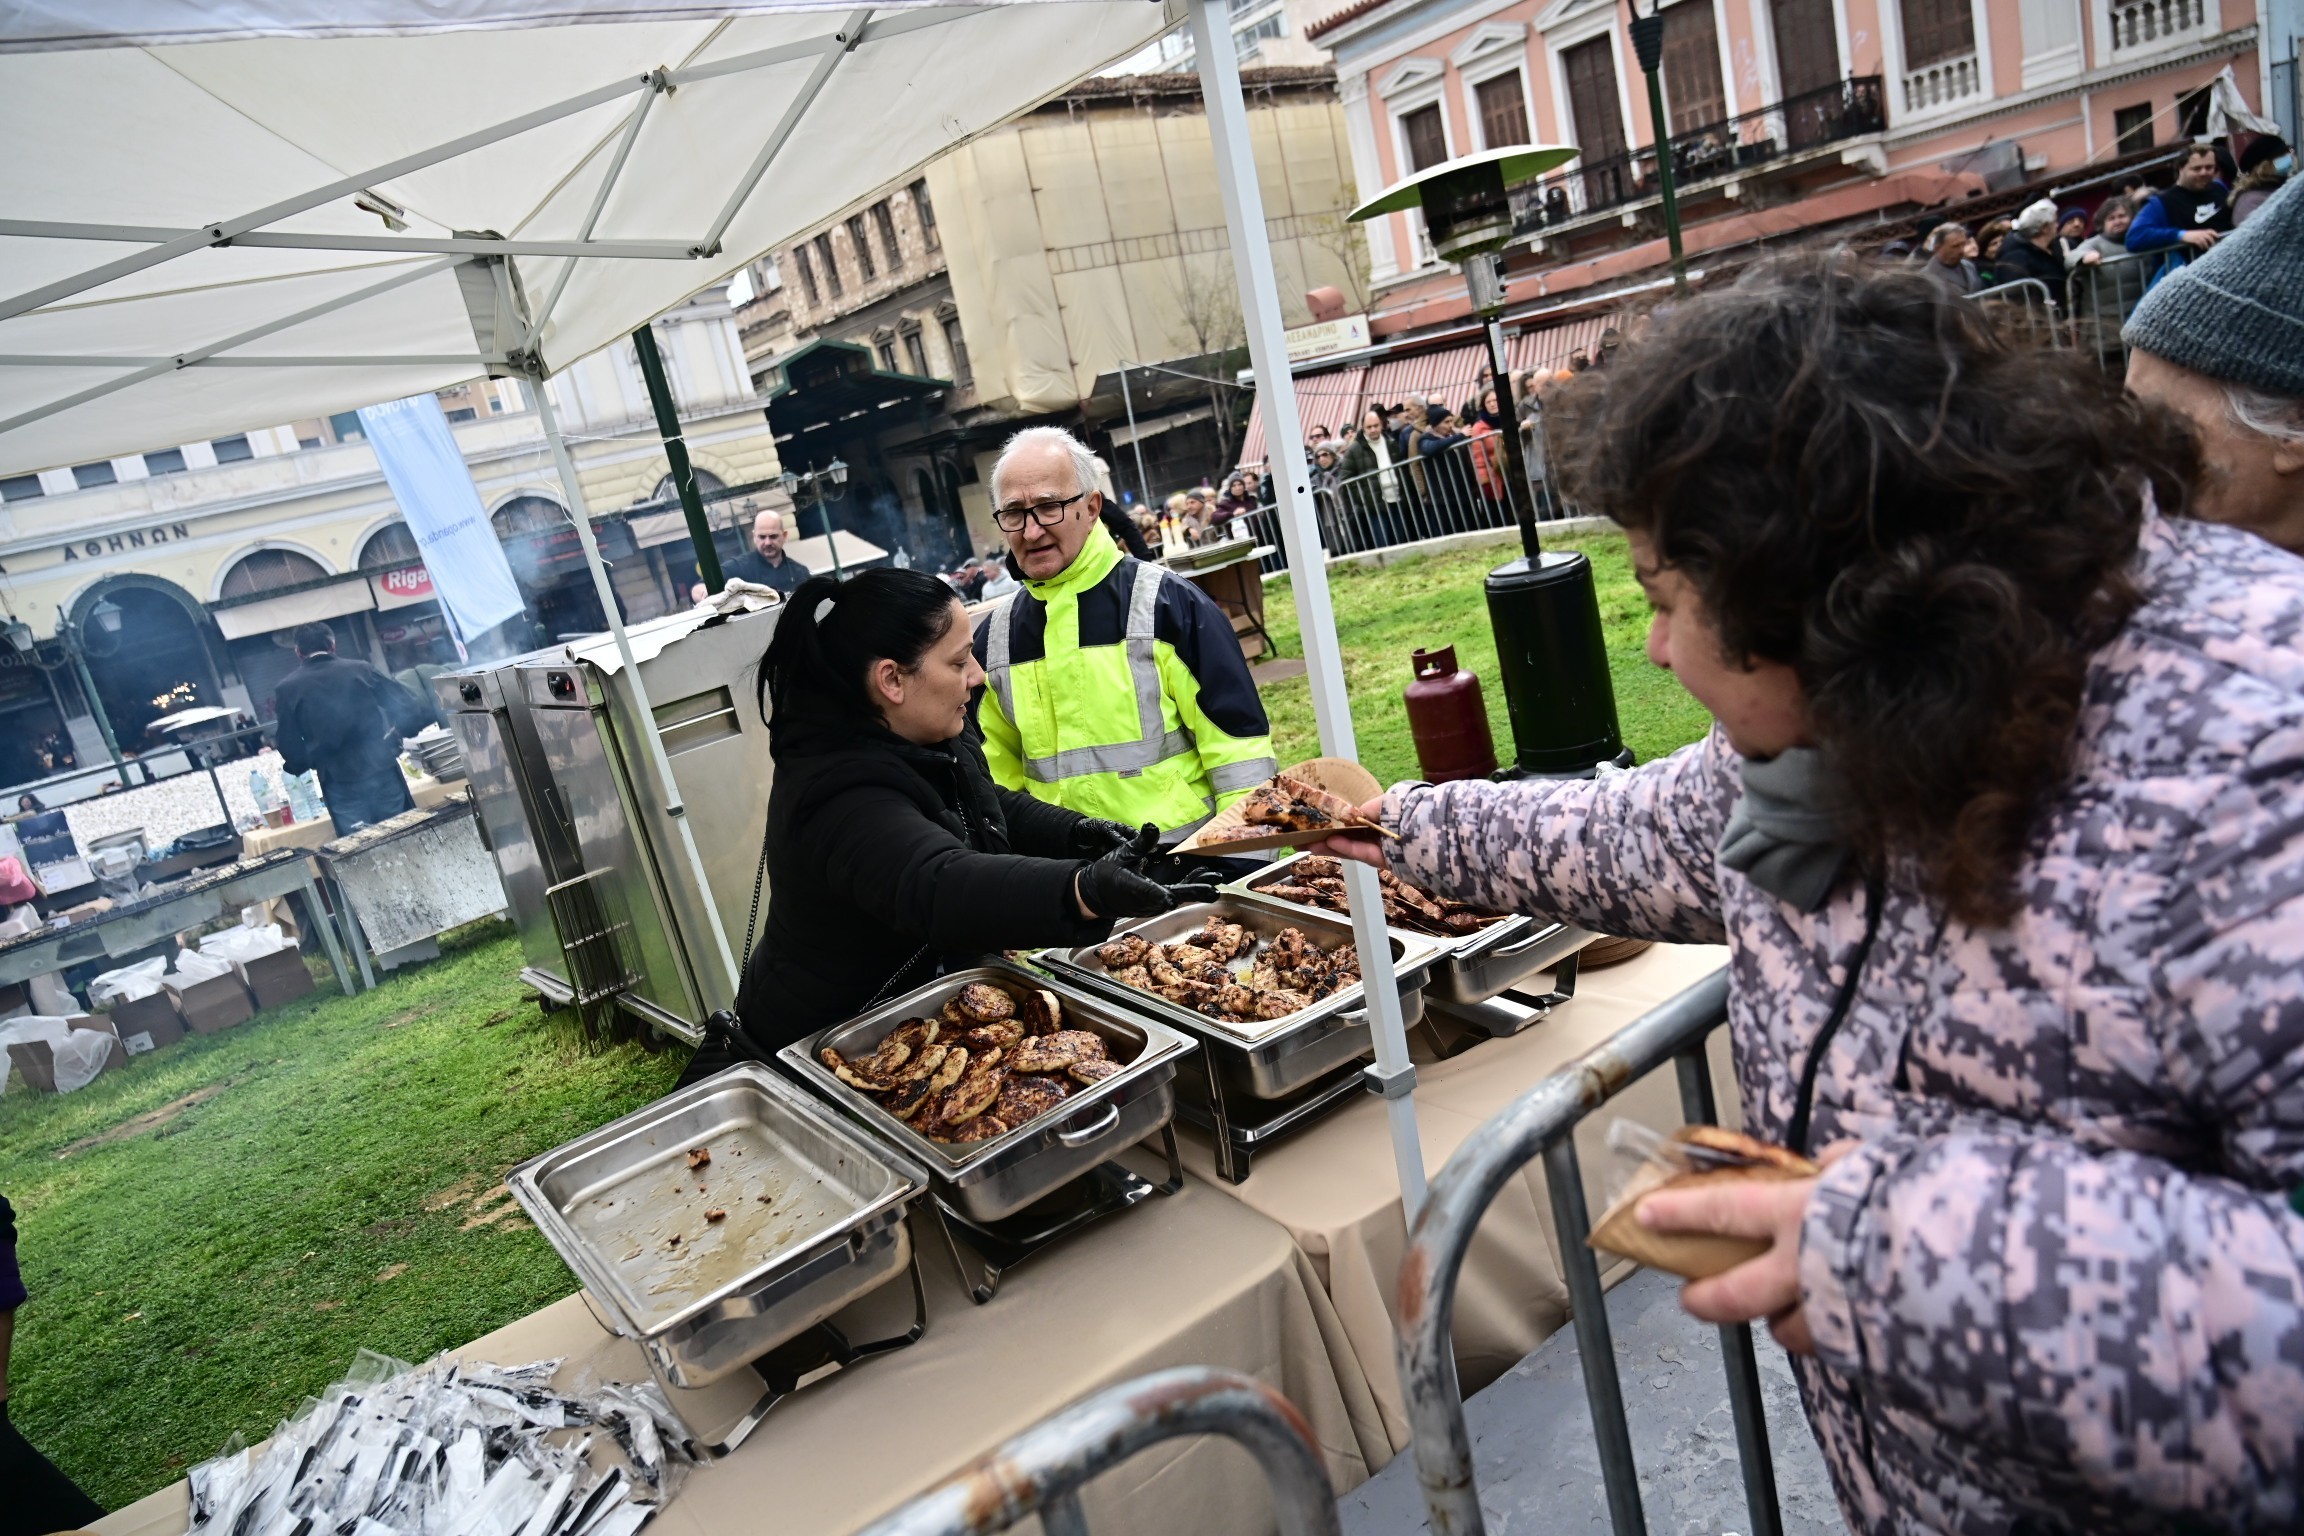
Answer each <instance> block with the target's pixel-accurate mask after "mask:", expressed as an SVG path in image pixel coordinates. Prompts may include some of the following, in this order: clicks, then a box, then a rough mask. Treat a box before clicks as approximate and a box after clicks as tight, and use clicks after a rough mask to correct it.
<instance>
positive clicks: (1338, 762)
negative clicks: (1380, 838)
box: [1173, 757, 1384, 854]
mask: <svg viewBox="0 0 2304 1536" xmlns="http://www.w3.org/2000/svg"><path fill="white" fill-rule="evenodd" d="M1280 771H1281V772H1282V773H1285V774H1286V775H1288V777H1290V778H1292V779H1302V780H1303V781H1304V782H1305V783H1307V784H1310V785H1312V786H1314V787H1315V788H1318V789H1324V790H1327V791H1328V792H1329V793H1330V794H1332V795H1342V796H1343V797H1344V798H1345V799H1347V800H1349V801H1351V802H1352V803H1353V804H1354V805H1365V804H1366V803H1368V802H1369V801H1371V800H1373V799H1375V798H1376V797H1377V796H1378V795H1380V794H1382V793H1384V786H1383V785H1382V784H1379V783H1378V782H1377V781H1376V775H1374V774H1373V773H1370V772H1369V771H1368V770H1367V769H1365V768H1363V767H1361V766H1360V765H1359V764H1358V763H1355V762H1351V761H1349V760H1347V759H1345V758H1341V757H1313V758H1307V759H1305V760H1304V761H1303V762H1301V763H1298V764H1296V765H1295V766H1294V767H1292V768H1283V769H1281V770H1280ZM1245 825H1247V817H1246V815H1245V814H1244V813H1243V812H1242V810H1241V808H1240V802H1239V801H1234V802H1233V803H1232V804H1230V805H1228V806H1226V807H1225V808H1224V809H1223V810H1221V811H1218V812H1217V813H1216V814H1215V816H1213V817H1211V818H1210V819H1209V821H1208V823H1207V825H1205V826H1203V827H1201V828H1200V830H1199V831H1197V832H1195V833H1193V834H1192V835H1191V836H1190V837H1188V838H1186V839H1184V841H1183V842H1181V843H1178V844H1177V845H1176V847H1175V849H1174V850H1173V851H1174V852H1177V853H1210V854H1221V853H1255V852H1257V851H1258V850H1260V849H1266V848H1294V847H1297V846H1299V845H1301V844H1303V843H1307V842H1311V841H1314V838H1313V835H1312V834H1310V833H1305V832H1277V831H1275V832H1260V833H1258V834H1257V835H1256V836H1254V837H1244V838H1242V839H1240V840H1239V841H1238V842H1234V841H1231V840H1229V839H1226V838H1225V837H1224V834H1225V833H1226V832H1228V831H1236V830H1238V829H1239V828H1241V827H1244V826H1245Z"/></svg>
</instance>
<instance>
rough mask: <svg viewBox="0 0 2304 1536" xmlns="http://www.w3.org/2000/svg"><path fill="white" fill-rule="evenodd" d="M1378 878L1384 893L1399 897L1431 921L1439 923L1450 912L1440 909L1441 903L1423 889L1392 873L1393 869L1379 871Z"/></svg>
mask: <svg viewBox="0 0 2304 1536" xmlns="http://www.w3.org/2000/svg"><path fill="white" fill-rule="evenodd" d="M1376 880H1377V883H1378V884H1379V885H1381V886H1382V887H1383V888H1384V894H1385V895H1386V896H1389V897H1393V898H1395V899H1397V900H1398V901H1400V902H1401V903H1402V904H1403V905H1406V906H1409V907H1413V908H1414V909H1415V910H1416V911H1418V912H1419V913H1421V914H1423V915H1424V916H1425V917H1426V918H1428V919H1430V920H1431V921H1433V922H1435V923H1437V922H1439V921H1441V920H1442V919H1443V918H1445V917H1447V915H1448V914H1447V913H1445V912H1443V911H1441V910H1440V903H1438V902H1436V901H1434V900H1433V899H1432V898H1431V897H1429V896H1427V895H1425V894H1424V893H1423V892H1422V891H1420V890H1418V889H1416V887H1414V886H1412V885H1410V884H1409V883H1408V882H1407V881H1405V880H1403V879H1401V878H1400V877H1399V876H1398V875H1396V874H1394V873H1392V871H1390V870H1388V869H1387V870H1380V871H1378V873H1377V876H1376Z"/></svg>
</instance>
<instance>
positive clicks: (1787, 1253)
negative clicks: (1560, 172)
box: [1331, 258, 2304, 1536]
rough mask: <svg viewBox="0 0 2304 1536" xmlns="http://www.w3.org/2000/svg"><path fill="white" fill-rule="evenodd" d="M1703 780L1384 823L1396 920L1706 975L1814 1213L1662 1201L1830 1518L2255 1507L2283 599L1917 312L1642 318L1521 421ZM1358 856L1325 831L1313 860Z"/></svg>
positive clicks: (2081, 425) (2291, 864)
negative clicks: (1645, 957)
mask: <svg viewBox="0 0 2304 1536" xmlns="http://www.w3.org/2000/svg"><path fill="white" fill-rule="evenodd" d="M1553 436H1554V441H1555V445H1556V446H1557V447H1559V448H1560V449H1561V450H1562V453H1563V467H1564V470H1565V472H1566V475H1567V484H1568V489H1569V490H1570V492H1571V493H1572V494H1573V495H1574V496H1575V497H1576V498H1577V500H1578V501H1579V502H1580V503H1582V504H1583V505H1584V506H1587V507H1589V508H1591V509H1593V510H1595V511H1598V512H1602V513H1605V514H1607V515H1610V516H1613V517H1615V518H1616V519H1617V520H1618V521H1619V522H1621V523H1623V524H1624V525H1625V527H1626V528H1627V530H1628V531H1629V534H1630V538H1631V543H1632V550H1633V557H1634V562H1635V570H1636V573H1637V574H1638V576H1639V578H1640V581H1641V584H1642V587H1643V589H1644V590H1645V591H1646V593H1647V594H1648V597H1649V600H1650V602H1651V605H1652V606H1653V608H1654V610H1655V617H1654V620H1653V623H1652V627H1651V629H1650V632H1649V641H1648V648H1649V655H1650V657H1651V659H1653V660H1654V661H1655V662H1656V663H1657V664H1658V665H1661V666H1664V667H1666V668H1668V669H1669V670H1671V671H1672V672H1673V674H1674V675H1675V676H1676V677H1677V678H1678V680H1679V681H1680V682H1681V684H1682V685H1683V686H1684V687H1686V688H1687V689H1688V691H1689V692H1690V693H1691V694H1692V695H1694V696H1695V697H1696V699H1697V700H1698V701H1699V702H1701V703H1703V704H1704V705H1705V706H1706V707H1707V708H1708V709H1710V710H1711V712H1712V713H1713V715H1714V717H1715V719H1716V721H1717V725H1716V727H1715V729H1714V730H1713V732H1712V734H1711V735H1710V736H1709V737H1708V738H1707V739H1706V740H1705V741H1703V742H1701V743H1698V744H1696V745H1694V746H1691V747H1688V748H1685V749H1683V750H1682V751H1680V752H1678V753H1675V754H1674V755H1673V756H1671V757H1669V758H1666V759H1664V760H1662V761H1660V762H1655V763H1650V764H1647V765H1645V766H1643V767H1641V768H1638V769H1635V770H1633V771H1631V772H1628V773H1623V774H1615V775H1610V776H1608V777H1606V778H1603V779H1599V780H1585V781H1567V782H1545V781H1524V782H1522V783H1518V784H1510V785H1498V784H1490V783H1486V782H1466V783H1453V784H1445V785H1438V786H1430V785H1403V786H1399V787H1396V788H1395V789H1394V790H1393V791H1392V792H1391V794H1390V795H1389V796H1387V797H1386V798H1385V799H1384V801H1383V802H1382V808H1381V814H1382V819H1383V821H1384V823H1385V824H1386V825H1387V826H1389V827H1391V828H1392V829H1393V830H1394V831H1396V832H1397V834H1398V835H1399V838H1400V841H1399V842H1397V843H1394V844H1390V845H1389V849H1390V852H1391V856H1392V858H1393V860H1394V861H1395V862H1397V863H1398V864H1399V865H1400V866H1401V872H1402V874H1403V875H1404V876H1405V877H1406V878H1408V879H1411V880H1413V881H1414V882H1416V883H1417V884H1418V885H1421V886H1423V887H1424V888H1425V889H1426V890H1428V891H1431V892H1433V893H1434V894H1446V895H1448V896H1452V897H1456V898H1459V899H1463V900H1469V901H1474V902H1478V903H1480V904H1482V905H1488V906H1494V907H1499V908H1502V909H1504V910H1508V911H1517V912H1531V913H1536V914H1541V915H1546V916H1554V917H1560V918H1565V919H1567V920H1569V921H1572V922H1577V923H1581V924H1584V925H1586V926H1588V927H1592V928H1595V929H1597V930H1599V931H1601V932H1606V933H1621V934H1630V935H1635V936H1639V937H1644V938H1653V939H1662V940H1677V941H1694V942H1709V943H1719V942H1722V941H1723V940H1724V941H1725V942H1726V943H1727V944H1728V946H1729V949H1730V960H1729V976H1730V989H1729V1005H1728V1007H1729V1023H1730V1027H1731V1029H1732V1031H1733V1033H1734V1039H1735V1059H1736V1071H1737V1076H1738V1083H1739V1087H1740V1089H1741V1093H1742V1103H1743V1112H1744V1116H1745V1122H1746V1128H1747V1129H1748V1130H1749V1131H1751V1132H1752V1133H1753V1134H1755V1135H1758V1136H1761V1137H1764V1138H1767V1139H1770V1140H1773V1141H1777V1142H1781V1143H1783V1144H1785V1145H1788V1146H1790V1147H1791V1148H1792V1149H1793V1150H1795V1151H1799V1152H1804V1153H1807V1154H1808V1155H1810V1156H1813V1157H1817V1158H1819V1159H1820V1160H1821V1161H1822V1162H1823V1163H1825V1165H1826V1166H1825V1169H1824V1171H1823V1173H1822V1175H1821V1176H1820V1177H1816V1178H1808V1179H1795V1180H1788V1181H1786V1182H1783V1183H1778V1184H1763V1183H1759V1182H1754V1181H1749V1180H1746V1181H1735V1182H1727V1183H1721V1184H1716V1185H1712V1186H1710V1187H1707V1188H1704V1189H1695V1190H1686V1191H1680V1192H1673V1191H1669V1190H1667V1191H1664V1192H1661V1193H1659V1194H1657V1195H1654V1196H1652V1197H1650V1198H1649V1199H1648V1200H1647V1201H1645V1202H1643V1204H1642V1205H1641V1206H1640V1208H1639V1219H1640V1220H1641V1221H1642V1223H1643V1224H1644V1225H1647V1226H1650V1227H1652V1228H1655V1229H1658V1230H1673V1231H1696V1232H1713V1233H1721V1234H1731V1235H1736V1236H1740V1237H1748V1238H1752V1239H1755V1240H1758V1241H1761V1242H1764V1243H1767V1244H1768V1245H1769V1246H1768V1247H1767V1249H1766V1251H1765V1252H1764V1253H1763V1254H1762V1255H1761V1256H1760V1257H1758V1258H1755V1259H1753V1260H1751V1261H1750V1262H1748V1263H1745V1264H1742V1265H1739V1266H1737V1267H1735V1268H1733V1269H1730V1270H1728V1271H1726V1272H1725V1273H1723V1274H1720V1275H1717V1276H1715V1277H1713V1278H1711V1279H1707V1280H1702V1281H1698V1282H1695V1283H1693V1284H1691V1285H1689V1286H1688V1288H1687V1289H1686V1291H1685V1292H1684V1293H1683V1303H1684V1305H1685V1306H1686V1307H1687V1308H1688V1310H1689V1311H1690V1312H1692V1313H1694V1314H1695V1315H1697V1316H1698V1317H1701V1318H1705V1319H1707V1320H1711V1321H1718V1322H1733V1321H1744V1320H1749V1319H1758V1318H1765V1319H1767V1320H1768V1321H1769V1322H1770V1323H1771V1325H1772V1327H1773V1329H1774V1331H1775V1333H1776V1336H1777V1337H1778V1339H1779V1340H1781V1341H1782V1342H1783V1343H1784V1345H1785V1347H1786V1348H1787V1349H1788V1350H1790V1351H1791V1352H1792V1353H1793V1355H1794V1357H1795V1368H1796V1371H1797V1374H1798V1377H1799V1380H1800V1385H1801V1392H1802V1397H1803V1400H1804V1402H1805V1404H1806V1406H1807V1410H1808V1414H1809V1419H1810V1423H1811V1425H1812V1426H1813V1428H1814V1429H1815V1431H1816V1435H1817V1438H1818V1440H1819V1442H1820V1444H1821V1447H1822V1450H1823V1453H1824V1458H1825V1461H1826V1464H1827V1466H1828V1467H1829V1469H1830V1471H1831V1474H1832V1478H1833V1483H1834V1486H1835V1489H1836V1491H1837V1493H1838V1495H1839V1499H1840V1504H1841V1509H1842V1512H1843V1514H1844V1515H1845V1516H1846V1518H1847V1521H1848V1523H1849V1525H1850V1527H1851V1528H1852V1529H1854V1530H1856V1531H1860V1532H1864V1533H1866V1536H1889V1533H1898V1536H1901V1533H1905V1532H1919V1531H1929V1532H1944V1531H1953V1532H1961V1533H1984V1532H2010V1531H2067V1530H2070V1531H2090V1532H2143V1531H2164V1530H2182V1529H2208V1528H2214V1529H2283V1530H2291V1529H2295V1528H2296V1527H2297V1524H2298V1521H2299V1518H2300V1516H2304V1483H2300V1480H2299V1479H2300V1470H2299V1469H2300V1465H2304V1458H2300V1457H2299V1447H2300V1445H2304V1216H2300V1215H2299V1214H2298V1212H2297V1209H2296V1208H2295V1206H2294V1205H2293V1204H2292V1198H2293V1193H2292V1192H2293V1191H2295V1190H2297V1189H2298V1188H2299V1187H2300V1186H2304V1134H2299V1131H2298V1127H2300V1126H2304V1077H2300V1076H2299V1074H2298V1072H2297V1070H2296V1063H2297V1062H2298V1061H2299V1060H2304V991H2300V990H2299V988H2298V987H2297V986H2296V983H2295V978H2296V976H2297V974H2298V972H2299V969H2300V967H2304V675H2300V674H2299V670H2298V668H2297V667H2296V665H2295V658H2296V655H2297V653H2298V650H2299V649H2300V648H2304V562H2299V561H2298V560H2296V559H2295V558H2294V557H2293V556H2290V555H2288V554H2286V553H2284V552H2282V551H2280V550H2277V549H2275V548H2273V547H2272V546H2271V545H2269V544H2266V543H2264V542H2262V541H2261V540H2258V539H2256V538H2254V537H2252V536H2250V535H2247V534H2244V533H2241V532H2239V531H2238V530H2235V529H2231V528H2226V527H2220V526H2217V525H2215V524H2211V523H2207V522H2202V521H2198V520H2196V519H2193V518H2191V517H2189V516H2186V515H2185V514H2186V513H2187V512H2188V511H2189V497H2190V492H2191V486H2192V484H2193V481H2194V479H2195V477H2196V475H2197V474H2198V473H2199V465H2198V463H2197V458H2196V449H2195V445H2194V441H2193V439H2192V437H2191V436H2190V434H2189V433H2188V432H2187V431H2186V430H2185V429H2184V428H2183V427H2182V425H2181V423H2180V422H2179V420H2178V419H2177V418H2176V417H2175V416H2174V415H2173V414H2172V413H2171V412H2169V411H2167V410H2165V409H2163V408H2160V407H2157V406H2153V405H2149V404H2146V403H2143V402H2139V401H2137V400H2134V399H2132V398H2124V397H2121V396H2119V395H2117V394H2115V393H2113V392H2112V390H2111V389H2110V388H2109V387H2108V381H2106V380H2105V379H2104V378H2103V377H2102V376H2101V375H2100V374H2099V373H2098V372H2097V371H2096V370H2095V369H2094V367H2093V365H2092V364H2091V363H2088V362H2084V361H2082V360H2079V359H2076V358H2073V357H2070V356H2069V355H2063V354H2057V353H2052V352H2047V351H2042V350H2039V349H2034V348H2029V347H2024V346H2020V345H2016V344H2014V343H2012V342H2010V341H2008V340H2006V339H2004V338H2002V337H2001V336H1998V335H1996V334H1995V333H1994V331H1993V330H1992V328H1991V326H1990V323H1989V319H1988V317H1984V316H1981V315H1979V314H1978V312H1977V311H1976V310H1975V308H1974V307H1973V306H1970V305H1966V304H1963V303H1962V302H1961V301H1959V300H1958V299H1956V298H1953V297H1952V296H1950V295H1948V294H1945V293H1944V292H1943V291H1942V290H1941V289H1939V288H1937V287H1936V286H1935V285H1933V284H1931V283H1929V282H1928V281H1926V280H1925V279H1924V278H1922V277H1919V276H1917V275H1913V274H1908V273H1901V272H1894V271H1881V270H1878V269H1875V268H1867V267H1862V266H1859V265H1857V264H1856V263H1854V262H1853V261H1848V260H1845V259H1836V258H1809V259H1804V260H1795V261H1790V262H1786V263H1782V264H1779V265H1776V266H1775V267H1773V268H1772V269H1763V270H1761V271H1759V272H1756V273H1751V274H1747V276H1746V277H1745V278H1744V279H1743V280H1742V281H1740V282H1739V283H1738V285H1737V286H1736V287H1734V288H1732V289H1728V290H1725V291H1722V292H1717V293H1713V294H1708V295H1706V296H1704V297H1702V298H1699V299H1697V300H1695V301H1693V302H1691V303H1688V304H1685V305H1682V306H1679V307H1678V308H1677V309H1676V310H1675V311H1674V312H1673V313H1672V314H1671V315H1670V316H1669V317H1667V318H1664V319H1661V320H1659V321H1658V322H1657V323H1656V325H1655V327H1654V328H1653V330H1652V331H1651V332H1650V334H1649V335H1648V336H1647V337H1646V338H1644V339H1643V340H1642V341H1641V342H1639V343H1636V344H1635V345H1634V346H1633V347H1630V348H1627V355H1626V358H1625V359H1624V361H1623V363H1622V364H1621V365H1620V366H1616V367H1612V368H1611V369H1609V370H1608V371H1607V373H1606V374H1605V375H1604V376H1600V377H1596V378H1593V379H1590V380H1587V381H1584V382H1581V383H1579V384H1578V385H1576V386H1574V387H1572V388H1571V389H1569V390H1567V391H1565V392H1564V393H1563V395H1562V396H1561V397H1559V408H1558V409H1556V411H1555V414H1554V425H1553ZM1331 846H1334V847H1336V848H1337V851H1340V852H1347V853H1350V854H1352V855H1353V856H1355V857H1365V858H1368V859H1369V860H1370V861H1371V862H1374V861H1376V860H1378V859H1380V858H1382V857H1383V853H1384V850H1383V849H1380V848H1378V847H1376V846H1375V840H1374V839H1360V838H1352V839H1349V840H1333V841H1332V844H1331Z"/></svg>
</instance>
